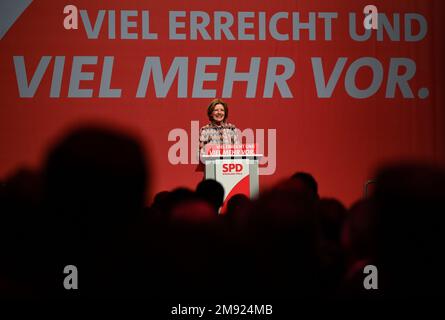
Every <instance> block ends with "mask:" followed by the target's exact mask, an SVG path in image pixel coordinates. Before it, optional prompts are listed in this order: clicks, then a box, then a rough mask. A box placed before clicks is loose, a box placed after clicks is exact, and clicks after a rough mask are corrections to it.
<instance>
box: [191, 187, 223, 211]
mask: <svg viewBox="0 0 445 320" xmlns="http://www.w3.org/2000/svg"><path fill="white" fill-rule="evenodd" d="M196 194H197V196H198V197H200V198H201V199H203V200H206V201H207V202H209V203H210V204H211V206H212V207H213V208H215V210H216V211H218V209H219V208H220V207H221V205H222V204H223V201H224V187H223V186H222V185H221V183H219V182H218V181H216V180H212V179H207V180H203V181H201V182H200V183H199V184H198V186H197V187H196Z"/></svg>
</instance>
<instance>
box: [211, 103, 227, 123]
mask: <svg viewBox="0 0 445 320" xmlns="http://www.w3.org/2000/svg"><path fill="white" fill-rule="evenodd" d="M225 115H226V112H225V111H224V106H223V105H222V104H220V103H218V104H217V105H216V106H215V108H213V112H212V119H213V121H215V122H217V123H221V122H222V121H223V120H224V117H225Z"/></svg>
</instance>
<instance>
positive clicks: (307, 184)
mask: <svg viewBox="0 0 445 320" xmlns="http://www.w3.org/2000/svg"><path fill="white" fill-rule="evenodd" d="M291 180H293V181H294V182H295V183H296V184H298V185H299V187H300V188H301V189H303V190H306V191H307V192H309V193H310V194H312V195H313V197H314V198H315V199H319V195H318V183H317V181H316V180H315V178H314V177H313V176H312V175H311V174H309V173H307V172H296V173H294V174H293V175H292V176H291Z"/></svg>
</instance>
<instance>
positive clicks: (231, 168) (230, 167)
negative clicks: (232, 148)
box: [222, 163, 243, 173]
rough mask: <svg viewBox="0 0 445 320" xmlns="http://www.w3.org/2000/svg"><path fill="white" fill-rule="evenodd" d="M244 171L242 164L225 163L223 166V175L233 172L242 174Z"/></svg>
mask: <svg viewBox="0 0 445 320" xmlns="http://www.w3.org/2000/svg"><path fill="white" fill-rule="evenodd" d="M241 171H243V165H242V164H240V163H224V164H223V170H222V172H223V173H233V172H241Z"/></svg>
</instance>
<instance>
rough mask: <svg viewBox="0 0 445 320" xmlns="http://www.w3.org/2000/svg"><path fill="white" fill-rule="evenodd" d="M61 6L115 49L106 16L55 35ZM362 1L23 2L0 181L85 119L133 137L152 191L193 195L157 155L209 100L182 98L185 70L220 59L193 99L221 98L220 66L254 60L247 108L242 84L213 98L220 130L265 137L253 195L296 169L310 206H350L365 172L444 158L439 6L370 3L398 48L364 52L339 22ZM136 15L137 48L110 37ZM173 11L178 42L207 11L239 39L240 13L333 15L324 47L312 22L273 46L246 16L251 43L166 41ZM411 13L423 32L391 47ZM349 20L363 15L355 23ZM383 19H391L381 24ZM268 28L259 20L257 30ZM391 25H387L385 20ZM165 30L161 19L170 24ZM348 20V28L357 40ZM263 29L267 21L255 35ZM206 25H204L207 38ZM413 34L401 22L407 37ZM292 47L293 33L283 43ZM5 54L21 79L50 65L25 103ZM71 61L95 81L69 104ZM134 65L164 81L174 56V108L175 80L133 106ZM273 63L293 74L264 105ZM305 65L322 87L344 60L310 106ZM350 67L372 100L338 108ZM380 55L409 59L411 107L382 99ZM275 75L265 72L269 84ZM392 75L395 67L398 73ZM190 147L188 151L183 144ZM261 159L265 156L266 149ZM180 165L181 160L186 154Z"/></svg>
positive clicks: (3, 51) (1, 136)
mask: <svg viewBox="0 0 445 320" xmlns="http://www.w3.org/2000/svg"><path fill="white" fill-rule="evenodd" d="M67 4H74V5H76V6H77V8H78V9H79V10H86V11H87V13H88V15H89V17H90V19H91V20H92V21H93V22H94V21H95V19H96V16H97V14H98V10H99V9H104V10H115V11H116V29H117V30H116V39H109V37H108V30H107V27H108V21H107V15H105V20H104V23H103V26H102V29H101V31H100V32H99V35H98V39H88V37H87V33H86V31H85V27H84V24H83V23H82V20H81V19H80V18H79V29H78V30H66V29H64V27H63V20H64V18H65V15H64V14H63V8H64V6H65V5H67ZM366 4H368V1H355V0H354V1H347V0H338V1H284V0H283V1H257V2H255V3H253V2H250V1H232V0H224V1H173V0H165V1H103V2H102V3H100V1H73V2H70V3H63V2H61V1H49V0H41V1H38V0H36V1H33V2H32V3H31V4H30V5H29V7H28V8H27V9H26V10H25V11H24V12H23V13H22V14H21V15H20V17H19V18H18V19H17V20H16V21H15V23H14V24H13V25H12V26H11V28H10V29H9V30H8V31H7V33H6V34H5V35H4V37H3V38H2V39H1V40H0V97H1V98H0V99H1V105H0V128H1V130H0V178H4V177H5V176H6V175H8V174H10V173H11V172H13V171H14V170H15V169H16V168H17V167H18V166H22V165H27V166H31V167H35V168H38V166H40V164H41V162H42V160H43V157H44V155H45V153H46V151H47V149H48V147H49V146H50V145H51V143H53V142H54V141H55V140H56V139H57V138H58V137H60V136H61V135H62V134H63V133H65V132H66V131H67V130H69V129H70V128H72V127H73V126H76V125H78V124H81V123H85V122H97V121H98V122H103V123H107V124H110V125H112V126H116V127H117V128H123V129H125V130H129V131H131V132H133V133H135V134H137V135H138V136H139V137H141V139H142V141H143V143H144V145H145V147H146V149H147V150H149V153H150V158H151V162H152V171H153V172H154V178H153V180H152V181H151V183H150V184H151V193H152V194H154V193H156V192H158V191H162V190H165V189H172V188H173V187H176V186H187V187H192V188H193V187H194V186H195V185H196V184H197V182H198V181H199V180H200V179H201V178H202V173H197V172H195V167H196V165H195V164H178V165H173V164H171V163H170V162H169V159H168V151H169V149H170V148H171V146H172V145H173V144H174V143H175V142H173V141H168V134H169V132H170V131H171V130H173V129H175V128H182V129H184V130H186V131H187V132H188V133H189V135H190V122H191V121H193V120H196V121H199V122H200V125H203V124H205V123H206V121H207V118H206V108H207V105H208V103H209V101H210V100H211V98H194V97H193V95H192V91H193V83H194V80H195V66H196V59H197V58H198V57H220V58H221V63H220V65H215V66H207V68H206V71H207V72H208V73H210V72H213V73H217V80H216V81H207V82H205V83H204V88H205V89H214V90H216V93H215V95H216V96H217V97H220V96H222V95H223V84H224V77H225V67H226V61H227V58H228V57H237V66H236V71H237V72H247V71H248V70H249V65H250V61H251V58H252V57H259V58H261V60H260V66H259V74H258V84H257V90H256V94H255V96H254V97H250V98H249V97H246V89H247V84H246V83H245V82H235V83H234V85H233V92H232V94H231V95H230V96H228V97H226V98H225V100H226V101H227V102H228V104H229V107H230V121H231V122H233V123H234V124H236V125H237V127H239V128H240V129H245V128H252V129H263V130H265V135H266V137H267V132H268V130H269V129H276V150H277V153H276V170H275V172H274V173H273V174H272V175H263V176H261V177H260V184H261V188H265V187H268V186H271V185H272V184H273V183H275V182H277V181H279V180H280V179H283V178H285V177H288V176H289V175H290V174H292V173H293V172H295V171H297V170H299V171H307V172H310V173H312V174H313V175H314V176H315V178H316V179H317V180H318V182H319V187H320V194H321V195H322V196H333V197H337V198H339V199H340V200H342V201H344V202H345V203H346V204H350V203H351V202H352V201H354V200H356V199H358V198H359V197H360V196H361V194H362V191H363V184H364V183H365V181H366V180H367V179H370V178H372V173H373V172H374V170H375V168H376V167H377V166H379V165H380V164H382V163H385V162H388V161H399V160H405V159H420V160H427V161H432V162H436V163H443V162H444V160H445V143H444V136H445V135H444V133H445V130H444V120H445V116H444V105H445V104H444V95H443V89H444V72H443V71H444V63H443V57H444V56H445V55H444V41H443V38H444V37H443V29H444V28H443V21H444V20H445V19H444V18H445V16H444V13H443V12H444V10H445V3H444V2H443V1H439V0H438V1H432V0H431V1H424V0H418V1H404V0H397V1H391V2H389V1H373V4H374V5H376V6H377V8H378V10H379V12H381V13H385V14H387V15H388V16H389V17H393V14H395V13H397V14H399V15H400V23H401V27H400V30H401V40H400V41H391V40H390V39H389V38H388V36H387V35H386V34H384V37H383V41H378V40H377V38H376V31H372V35H371V38H370V39H369V40H367V41H364V42H358V41H354V40H352V39H351V37H350V35H349V32H348V27H349V21H348V13H350V12H355V13H356V14H357V16H358V17H363V13H362V11H363V7H364V6H365V5H366ZM120 10H137V12H138V16H137V17H136V18H134V17H133V18H130V19H129V20H130V21H136V23H137V26H136V27H130V29H129V31H131V32H132V33H135V34H138V39H136V40H131V39H120V26H121V24H120V23H119V18H120V17H119V11H120ZM142 10H148V11H149V12H150V31H151V32H156V33H157V34H158V39H157V40H146V39H145V40H144V39H141V35H142V26H141V14H142V13H141V12H142ZM172 10H173V11H184V12H185V13H186V17H185V18H178V21H180V22H181V21H183V22H185V27H184V28H180V29H178V32H180V33H184V34H186V35H187V38H189V36H190V33H189V31H190V27H189V21H190V18H189V17H190V12H192V11H195V10H196V11H204V12H206V13H208V14H209V15H210V18H212V17H213V12H214V11H226V12H230V13H232V14H233V15H234V17H235V21H234V25H233V28H232V29H231V30H232V31H233V34H234V36H235V38H237V37H238V29H237V26H238V24H237V19H236V16H237V14H238V13H239V12H245V11H247V12H254V14H255V17H256V18H257V17H258V13H259V12H265V15H266V17H267V18H269V17H270V16H272V15H273V14H274V13H276V12H287V13H289V15H290V16H291V15H292V12H299V13H300V16H301V20H302V21H307V20H308V14H309V12H315V13H317V14H318V13H319V12H336V13H337V14H338V17H337V18H336V19H334V20H332V40H331V41H328V40H325V38H324V36H325V33H324V24H323V23H322V20H321V19H317V22H316V39H315V40H310V39H309V33H308V31H302V32H301V34H300V40H289V41H278V40H275V39H273V38H272V37H271V36H270V34H269V33H266V40H258V37H259V31H258V30H257V29H256V26H257V21H258V20H257V19H256V18H247V19H246V22H251V23H253V24H254V28H253V29H248V30H247V31H246V34H251V35H253V36H254V37H255V38H256V40H239V39H235V40H227V39H225V38H224V37H223V39H222V40H214V39H211V40H204V39H202V37H201V36H200V35H198V38H197V40H190V39H186V40H173V39H170V38H169V11H172ZM406 13H417V14H420V15H422V16H423V17H424V18H425V20H426V21H427V27H428V30H427V33H426V35H425V37H424V38H423V39H422V40H421V41H414V42H408V41H405V40H404V31H405V26H404V19H403V17H404V15H405V14H406ZM360 19H362V18H360ZM391 19H392V18H391ZM266 21H268V20H266ZM390 21H392V20H390ZM170 23H171V21H170ZM361 23H362V22H361V20H359V21H358V23H357V24H358V26H357V30H359V31H358V32H359V33H363V26H362V25H361ZM266 25H267V24H266ZM212 26H213V21H212V19H211V21H210V24H209V26H208V30H209V34H210V36H211V37H213V32H211V31H212V30H213V29H212ZM416 28H417V29H419V28H420V27H419V26H418V25H417V24H414V25H413V32H414V33H415V32H416V31H418V30H417V29H416ZM277 29H278V31H279V32H281V33H287V32H288V31H289V30H291V29H292V25H291V20H290V19H288V20H286V19H282V20H281V21H280V22H279V23H278V27H277ZM291 38H292V34H291ZM14 56H23V58H24V65H25V67H26V74H27V77H28V79H27V80H28V82H29V81H30V79H32V76H33V75H34V72H35V70H36V68H37V66H38V64H39V62H40V60H41V58H42V56H51V57H52V59H51V61H50V64H49V66H48V69H47V70H46V72H45V73H44V75H43V78H42V80H41V82H40V84H39V86H38V87H37V89H36V92H35V94H34V96H33V97H29V98H27V97H21V96H20V92H19V89H18V82H17V69H16V68H15V66H14V59H13V57H14ZM55 56H64V57H65V66H64V69H63V70H64V72H63V77H62V84H61V90H60V97H50V90H51V83H52V76H53V69H54V57H55ZM74 56H97V59H98V62H97V64H96V65H88V66H84V67H83V68H82V71H84V72H94V80H91V81H88V80H84V81H81V82H80V87H81V88H84V89H87V88H90V89H92V90H93V94H92V97H91V98H73V97H69V96H68V91H69V90H68V88H69V85H70V77H71V67H72V60H73V57H74ZM105 56H113V57H114V64H113V70H112V77H111V88H120V89H122V96H121V97H120V98H101V97H99V87H100V81H101V72H102V65H103V60H104V57H105ZM146 56H156V57H160V60H161V65H162V68H163V71H164V75H165V74H166V73H167V71H168V70H169V68H170V64H171V62H172V60H173V59H174V58H175V57H188V75H187V80H188V82H187V83H188V88H187V97H178V94H177V86H178V82H177V79H175V80H174V81H173V84H172V87H171V89H170V90H169V91H168V93H167V95H166V97H164V98H162V97H156V92H155V90H154V87H153V82H152V81H151V80H150V81H149V84H148V89H147V94H146V96H145V97H144V98H136V91H137V88H138V84H139V80H140V75H141V72H142V69H143V65H144V60H145V57H146ZM271 57H285V58H289V59H292V61H293V62H294V63H295V71H294V73H293V74H292V76H291V77H290V78H289V79H288V80H287V84H288V86H289V89H290V91H291V93H292V95H293V97H291V98H285V97H282V94H280V92H279V90H278V89H277V88H275V90H274V92H273V96H272V97H271V98H266V97H263V90H264V82H265V77H266V68H267V60H268V58H271ZM312 57H321V58H322V61H323V67H324V78H325V79H328V78H329V76H330V74H331V72H332V70H333V69H334V66H335V64H336V62H337V59H338V58H340V57H346V58H347V61H346V64H345V69H344V70H343V72H342V73H341V74H340V78H339V80H338V83H337V86H336V87H335V89H334V91H333V93H332V96H331V97H329V98H321V97H318V96H317V88H316V85H315V79H314V73H313V69H312V64H311V58H312ZM362 57H372V58H375V59H377V60H378V61H379V62H380V63H381V65H382V67H383V80H382V83H381V86H380V88H379V89H378V91H377V92H376V93H375V94H373V95H371V96H370V97H367V98H365V99H357V98H354V97H351V96H350V95H349V94H348V92H347V91H346V90H345V74H346V70H348V68H349V66H350V65H351V64H352V63H353V62H354V61H355V60H356V59H359V58H362ZM391 58H408V59H411V60H412V61H414V62H415V64H416V67H417V68H416V73H415V75H414V76H413V78H412V79H410V80H409V85H410V88H411V90H412V92H413V95H414V97H413V98H405V97H403V95H402V93H401V91H400V90H399V89H396V91H395V97H394V98H390V97H386V94H385V93H386V85H387V83H388V72H389V64H390V60H391ZM282 71H283V68H282V67H281V68H278V73H280V72H282ZM404 71H405V70H403V68H402V69H400V70H399V73H403V72H404ZM372 79H373V73H372V72H371V69H370V68H367V67H365V68H361V69H360V70H359V71H358V72H357V77H356V79H355V84H356V85H357V87H358V88H362V89H364V88H367V87H368V86H369V85H370V84H371V82H372ZM422 88H427V89H428V91H429V95H428V97H426V98H424V99H422V98H420V97H419V90H420V89H422ZM188 144H189V145H190V142H189V143H188ZM265 153H266V154H267V153H268V148H267V145H266V150H265ZM189 158H190V155H189Z"/></svg>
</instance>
